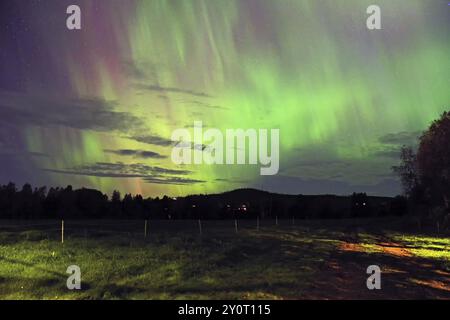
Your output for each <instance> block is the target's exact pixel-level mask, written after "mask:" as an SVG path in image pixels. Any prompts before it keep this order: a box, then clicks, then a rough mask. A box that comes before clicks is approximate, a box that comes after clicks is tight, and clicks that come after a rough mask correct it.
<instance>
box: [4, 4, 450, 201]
mask: <svg viewBox="0 0 450 320" xmlns="http://www.w3.org/2000/svg"><path fill="white" fill-rule="evenodd" d="M27 2H28V1H27ZM66 2H67V1H48V2H47V1H46V2H44V3H42V4H40V5H38V4H37V3H35V2H33V1H30V3H33V7H32V8H31V7H30V6H28V7H27V6H26V4H25V2H24V3H20V4H17V6H19V7H20V8H18V9H17V10H18V11H19V12H21V13H23V14H24V16H25V17H26V22H25V26H22V27H21V28H22V29H23V28H25V27H27V29H28V30H29V31H28V32H27V33H20V35H22V38H17V39H16V38H14V39H15V40H13V36H12V35H11V36H10V37H9V38H8V39H9V45H7V46H6V47H5V50H6V51H5V52H6V57H7V58H8V59H10V60H11V61H12V62H9V63H8V65H9V67H8V68H7V70H6V69H4V72H3V76H2V82H1V83H2V87H0V115H1V116H2V120H1V121H2V126H3V128H4V129H3V131H0V133H1V136H2V140H0V146H2V150H3V152H4V153H5V154H4V155H2V156H1V159H2V160H1V161H2V168H3V170H2V171H3V172H2V173H1V174H0V178H1V180H0V182H1V183H7V182H8V181H9V180H12V181H17V182H26V181H29V182H32V183H34V184H36V185H41V184H47V185H49V186H50V185H53V186H54V185H61V186H65V185H67V184H71V185H73V186H74V187H81V186H85V187H92V188H97V189H100V190H102V191H103V192H105V193H108V194H110V193H111V192H112V191H113V190H114V189H117V190H120V191H121V192H131V193H141V194H144V195H146V196H161V195H164V194H168V195H171V196H178V195H186V194H192V193H211V192H220V191H225V190H230V189H234V188H240V187H257V188H263V189H267V190H271V191H278V192H289V193H305V194H306V193H336V194H347V193H349V192H351V191H366V192H368V193H371V194H380V195H381V194H388V195H392V194H394V193H396V192H399V191H400V190H399V188H398V182H397V181H396V180H395V179H396V178H395V177H394V176H392V173H391V169H390V168H391V166H392V165H395V164H396V163H397V162H398V150H399V147H400V146H401V145H402V144H404V143H405V144H414V141H415V137H417V136H418V135H419V134H420V132H421V131H422V130H424V129H425V128H426V127H427V125H428V124H429V123H430V121H432V120H433V119H435V118H437V117H438V116H439V114H441V113H442V112H443V111H444V110H447V109H449V105H448V103H449V101H450V90H449V84H450V60H449V57H450V43H449V41H448V40H449V38H448V36H449V29H450V28H449V25H450V22H449V21H450V6H448V5H447V3H446V2H444V1H439V0H435V1H434V0H433V1H431V0H430V1H426V0H420V1H417V0H396V1H392V0H390V1H384V0H377V1H376V3H377V4H378V5H379V6H380V8H381V21H382V29H381V30H368V29H367V28H366V19H367V17H368V15H367V14H366V8H367V7H368V6H369V5H370V4H373V2H374V1H372V0H370V1H366V0H359V1H356V0H339V1H334V0H326V1H325V0H309V1H301V0H295V1H290V0H281V1H275V0H270V1H269V0H241V1H234V0H214V1H211V0H209V1H202V0H193V1H187V0H178V1H175V0H173V1H159V0H148V1H126V2H125V1H113V0H108V1H75V2H77V3H78V4H79V6H80V8H81V10H82V30H78V31H69V30H67V29H66V28H65V19H66V17H67V15H66V13H65V8H66V7H67V5H68V4H69V3H68V2H67V3H66ZM43 16H44V17H45V18H42V17H43ZM11 32H18V31H17V30H15V31H11ZM3 33H5V31H3ZM8 50H9V51H8ZM3 65H5V62H3V64H2V66H3ZM5 68H6V67H5ZM13 73H15V74H18V75H17V76H16V78H17V79H18V80H17V81H16V82H17V83H16V84H15V85H14V86H13V89H11V86H10V87H9V88H8V87H6V86H5V85H3V83H4V82H6V81H5V80H4V79H3V78H4V77H6V75H8V79H11V76H10V74H13ZM16 78H14V79H16ZM198 120H199V121H203V124H204V125H205V126H207V127H214V128H219V129H221V130H225V129H227V128H243V129H247V128H256V129H258V128H267V129H271V128H278V129H280V172H279V174H278V175H277V176H274V177H272V176H265V177H262V176H260V175H259V166H257V165H226V166H225V165H206V164H205V165H184V166H177V165H175V164H173V163H172V161H171V159H170V153H171V149H172V146H171V145H170V141H168V140H169V139H170V136H171V133H172V131H173V130H175V129H177V128H183V127H192V125H193V123H194V121H198ZM5 128H9V129H8V132H14V133H15V134H14V137H15V138H14V139H13V141H11V140H7V139H5V137H6V133H5V130H6V129H5ZM6 150H9V151H8V152H6ZM11 150H13V151H11ZM18 151H20V156H18V153H19V152H18ZM195 152H201V151H195Z"/></svg>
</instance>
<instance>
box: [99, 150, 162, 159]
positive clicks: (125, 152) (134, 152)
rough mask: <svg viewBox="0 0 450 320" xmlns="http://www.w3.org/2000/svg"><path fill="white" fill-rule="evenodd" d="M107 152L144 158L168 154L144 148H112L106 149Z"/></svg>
mask: <svg viewBox="0 0 450 320" xmlns="http://www.w3.org/2000/svg"><path fill="white" fill-rule="evenodd" d="M104 151H105V152H106V153H112V154H116V155H119V156H133V157H135V158H143V159H149V158H151V159H164V158H167V156H164V155H161V154H159V153H157V152H153V151H144V150H131V149H119V150H110V149H105V150H104Z"/></svg>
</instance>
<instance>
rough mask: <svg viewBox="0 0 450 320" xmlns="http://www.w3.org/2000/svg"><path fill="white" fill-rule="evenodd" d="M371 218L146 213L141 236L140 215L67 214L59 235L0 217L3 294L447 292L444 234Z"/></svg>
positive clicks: (449, 270) (449, 248) (56, 229)
mask: <svg viewBox="0 0 450 320" xmlns="http://www.w3.org/2000/svg"><path fill="white" fill-rule="evenodd" d="M377 223H380V224H385V222H383V221H376V222H375V223H371V222H370V221H368V220H365V221H357V220H348V221H344V222H342V221H340V222H337V221H326V222H325V221H309V222H305V221H298V222H296V225H292V223H291V221H279V224H278V225H275V223H274V221H262V222H261V223H260V228H259V230H257V229H256V224H255V222H254V221H239V226H238V232H237V233H236V230H235V225H234V221H209V222H202V234H201V235H200V234H199V233H200V232H199V228H198V222H197V221H150V223H149V226H148V236H147V237H146V238H144V227H143V222H141V221H77V222H70V221H69V222H67V221H66V222H65V239H64V244H61V241H60V226H59V222H56V221H39V222H36V221H34V222H33V224H41V225H26V224H27V222H23V224H18V223H17V222H15V223H14V222H6V221H3V222H2V221H0V299H352V298H357V299H359V298H362V299H365V298H368V299H372V298H375V299H376V298H394V299H403V298H404V299H409V298H444V299H448V298H450V239H449V238H448V237H444V236H442V235H441V236H436V235H432V234H430V233H429V234H428V235H424V234H419V233H411V232H399V231H398V230H391V231H383V232H379V231H374V230H379V228H378V227H377V226H376V224H377ZM28 224H29V223H28ZM390 225H393V224H390ZM394 229H395V228H394ZM371 264H378V265H380V267H381V269H382V276H383V278H382V290H376V291H370V290H368V289H367V287H366V278H367V277H368V275H367V274H366V272H365V271H366V268H367V266H369V265H371ZM69 265H78V266H79V267H80V268H81V272H82V289H81V290H68V289H67V287H66V280H67V277H68V276H69V274H67V273H66V269H67V267H68V266H69Z"/></svg>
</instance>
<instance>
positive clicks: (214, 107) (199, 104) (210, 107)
mask: <svg viewBox="0 0 450 320" xmlns="http://www.w3.org/2000/svg"><path fill="white" fill-rule="evenodd" d="M187 103H189V104H191V105H194V106H198V107H203V108H208V109H220V110H229V108H226V107H222V106H217V105H211V104H209V103H205V102H202V101H198V100H192V101H187Z"/></svg>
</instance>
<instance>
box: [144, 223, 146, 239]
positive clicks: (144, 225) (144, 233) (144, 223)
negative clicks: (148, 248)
mask: <svg viewBox="0 0 450 320" xmlns="http://www.w3.org/2000/svg"><path fill="white" fill-rule="evenodd" d="M144 238H147V219H146V220H145V222H144Z"/></svg>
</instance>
